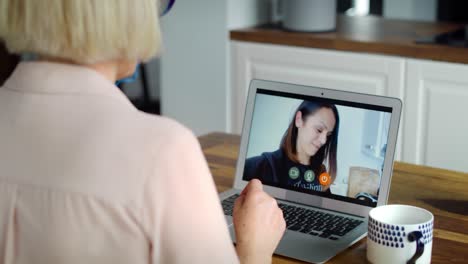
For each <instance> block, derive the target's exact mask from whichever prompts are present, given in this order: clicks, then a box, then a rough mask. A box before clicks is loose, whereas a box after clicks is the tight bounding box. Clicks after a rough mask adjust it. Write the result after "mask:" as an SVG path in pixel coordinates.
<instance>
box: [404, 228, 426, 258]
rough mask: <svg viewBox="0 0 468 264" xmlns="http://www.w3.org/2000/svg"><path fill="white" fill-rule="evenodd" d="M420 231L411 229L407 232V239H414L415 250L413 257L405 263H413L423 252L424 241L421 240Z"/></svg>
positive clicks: (411, 240)
mask: <svg viewBox="0 0 468 264" xmlns="http://www.w3.org/2000/svg"><path fill="white" fill-rule="evenodd" d="M422 236H423V235H422V233H421V231H413V232H411V233H409V234H408V240H409V241H410V242H413V241H416V252H414V255H413V257H412V258H411V259H410V260H408V262H406V264H415V263H416V260H418V258H419V257H421V256H422V254H423V253H424V243H423V242H422V239H421V238H422Z"/></svg>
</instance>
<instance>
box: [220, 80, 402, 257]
mask: <svg viewBox="0 0 468 264" xmlns="http://www.w3.org/2000/svg"><path fill="white" fill-rule="evenodd" d="M401 107H402V103H401V101H400V100H399V99H397V98H390V97H384V96H376V95H368V94H360V93H353V92H346V91H338V90H331V89H324V88H318V87H310V86H304V85H296V84H289V83H281V82H274V81H264V80H252V81H251V83H250V87H249V92H248V97H247V102H246V108H245V109H246V110H245V116H244V123H243V129H242V137H241V144H240V150H239V157H238V161H237V166H236V174H235V180H234V186H233V188H232V189H230V190H228V191H226V192H223V193H221V194H220V199H221V203H222V205H223V210H224V214H225V215H226V219H227V222H228V225H229V229H230V234H231V238H232V240H233V241H234V242H235V235H234V226H233V223H232V209H233V204H234V201H235V199H236V198H237V197H238V195H239V194H240V192H241V191H242V190H243V188H244V187H245V186H246V185H247V183H248V181H249V180H250V179H252V178H258V179H260V180H261V181H262V183H263V185H264V190H265V191H266V192H267V193H268V194H270V195H271V196H273V197H275V199H277V201H278V205H279V207H280V208H281V209H282V210H283V215H284V217H285V220H286V225H287V229H286V231H285V233H284V236H283V237H282V239H281V241H280V243H279V245H278V247H277V248H276V251H275V254H278V255H282V256H287V257H290V258H294V259H299V260H302V261H306V262H310V263H324V262H326V261H327V260H329V259H331V258H332V257H334V256H335V255H337V254H338V253H339V252H341V251H343V250H344V249H346V248H347V247H349V246H351V245H352V244H354V243H356V242H357V241H359V240H360V239H361V238H363V237H365V236H366V234H367V215H368V213H369V211H370V210H371V209H372V208H374V207H376V206H380V205H384V204H386V203H387V198H388V194H389V189H390V181H391V177H392V170H393V159H394V153H395V147H396V141H397V134H398V126H399V121H400V113H401ZM298 112H300V114H298Z"/></svg>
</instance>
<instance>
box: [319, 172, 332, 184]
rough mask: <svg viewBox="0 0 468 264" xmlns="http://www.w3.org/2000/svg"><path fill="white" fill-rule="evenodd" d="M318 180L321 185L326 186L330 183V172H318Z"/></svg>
mask: <svg viewBox="0 0 468 264" xmlns="http://www.w3.org/2000/svg"><path fill="white" fill-rule="evenodd" d="M319 182H320V184H321V185H323V186H328V185H330V183H331V177H330V174H328V173H326V172H323V173H322V174H320V176H319Z"/></svg>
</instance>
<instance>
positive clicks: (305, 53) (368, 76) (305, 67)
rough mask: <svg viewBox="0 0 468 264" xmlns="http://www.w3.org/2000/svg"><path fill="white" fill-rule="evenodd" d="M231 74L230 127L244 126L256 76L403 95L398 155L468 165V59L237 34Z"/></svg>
mask: <svg viewBox="0 0 468 264" xmlns="http://www.w3.org/2000/svg"><path fill="white" fill-rule="evenodd" d="M230 76H231V77H230V78H231V88H230V92H229V98H230V99H229V100H228V105H227V108H228V110H227V111H228V123H229V124H230V125H228V127H230V132H234V133H240V131H241V129H242V122H243V115H244V109H245V101H246V96H247V89H248V87H249V82H250V80H252V79H264V80H274V81H280V82H288V83H296V84H303V85H309V86H318V87H323V88H331V89H338V90H345V91H353V92H359V93H368V94H376V95H383V96H391V97H397V98H400V99H401V100H402V101H403V110H402V117H401V120H400V130H399V136H398V141H397V148H396V152H395V159H396V160H398V161H402V162H408V163H413V164H420V165H426V166H432V167H439V168H446V169H450V170H457V171H462V172H468V162H466V160H467V157H468V139H467V138H466V137H467V136H466V135H468V106H467V105H468V65H465V64H459V63H447V62H435V61H429V60H420V59H409V58H405V57H397V56H385V55H377V54H369V53H355V52H347V51H336V50H323V49H316V48H305V47H297V46H287V45H275V44H266V43H254V42H244V41H235V40H233V41H231V75H230ZM378 138H379V135H375V140H374V141H376V143H377V144H378V142H379V139H378ZM370 140H373V139H370ZM372 144H373V143H372ZM365 145H371V143H368V144H365ZM365 147H366V146H364V148H365ZM376 153H377V152H376Z"/></svg>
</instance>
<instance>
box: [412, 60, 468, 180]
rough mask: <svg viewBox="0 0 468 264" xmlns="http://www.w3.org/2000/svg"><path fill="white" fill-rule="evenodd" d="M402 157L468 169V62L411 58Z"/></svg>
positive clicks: (460, 169)
mask: <svg viewBox="0 0 468 264" xmlns="http://www.w3.org/2000/svg"><path fill="white" fill-rule="evenodd" d="M407 67H408V72H407V83H406V101H407V102H408V103H407V104H406V107H405V112H404V115H405V126H404V135H405V137H404V141H403V144H404V147H403V159H404V160H405V161H407V162H410V163H415V164H422V165H427V166H432V167H439V168H446V169H450V170H457V171H463V172H468V65H464V64H455V63H443V62H432V61H423V60H413V59H411V60H408V62H407Z"/></svg>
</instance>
